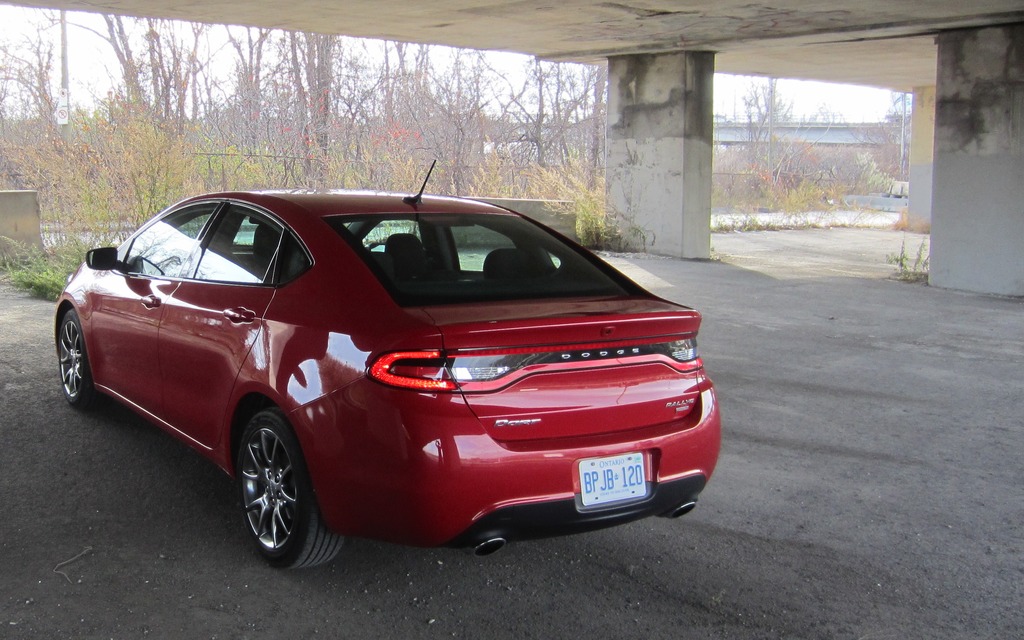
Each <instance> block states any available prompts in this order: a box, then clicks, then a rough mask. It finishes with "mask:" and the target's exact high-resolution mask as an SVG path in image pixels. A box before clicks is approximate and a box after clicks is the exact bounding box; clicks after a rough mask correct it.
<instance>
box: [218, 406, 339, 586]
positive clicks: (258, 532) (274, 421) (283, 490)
mask: <svg viewBox="0 0 1024 640" xmlns="http://www.w3.org/2000/svg"><path fill="white" fill-rule="evenodd" d="M235 468H236V470H237V474H238V487H239V493H240V495H241V499H242V516H243V518H244V520H245V528H246V530H247V531H248V532H249V534H250V535H251V536H252V538H253V540H254V541H255V542H256V548H257V549H259V552H260V554H261V555H262V556H263V557H264V558H266V560H267V562H269V563H270V564H271V565H272V566H275V567H282V568H299V567H312V566H315V565H318V564H323V563H324V562H328V561H330V560H332V559H333V558H334V556H336V555H338V551H339V550H340V549H341V545H342V543H343V542H344V540H345V539H344V537H342V536H339V535H338V534H336V533H333V532H332V531H330V530H328V529H327V527H325V526H324V524H323V521H322V520H321V518H320V510H319V508H318V507H317V503H316V495H315V494H314V493H313V485H312V483H311V482H310V480H309V472H308V471H307V469H306V461H305V459H304V458H303V457H302V449H301V448H300V447H299V441H298V439H297V438H296V437H295V434H294V433H293V432H292V430H291V427H290V426H289V425H288V422H287V420H285V418H284V416H283V415H282V414H281V412H280V411H279V410H277V409H267V410H265V411H261V412H259V413H257V414H256V415H255V416H253V418H252V420H250V421H249V424H248V425H247V426H246V427H245V431H244V432H243V433H242V441H241V445H240V446H239V447H238V461H237V466H236V467H235Z"/></svg>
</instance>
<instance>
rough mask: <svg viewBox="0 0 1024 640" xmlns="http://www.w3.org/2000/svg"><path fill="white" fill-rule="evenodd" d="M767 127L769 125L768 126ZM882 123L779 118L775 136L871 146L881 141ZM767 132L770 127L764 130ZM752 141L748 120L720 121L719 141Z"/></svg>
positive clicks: (773, 129)
mask: <svg viewBox="0 0 1024 640" xmlns="http://www.w3.org/2000/svg"><path fill="white" fill-rule="evenodd" d="M765 129H767V126H765ZM879 129H880V127H879V125H878V123H875V122H869V123H859V124H853V123H845V122H836V123H828V122H776V123H775V124H774V125H772V137H774V138H777V139H778V140H780V141H782V142H798V143H800V142H802V143H807V144H814V145H854V146H871V145H877V144H881V143H882V140H881V139H880V136H879V135H878V131H879ZM762 133H763V134H766V133H767V132H766V131H762ZM750 142H751V130H750V125H749V124H747V123H745V122H716V123H715V144H719V145H725V146H729V145H734V144H749V143H750Z"/></svg>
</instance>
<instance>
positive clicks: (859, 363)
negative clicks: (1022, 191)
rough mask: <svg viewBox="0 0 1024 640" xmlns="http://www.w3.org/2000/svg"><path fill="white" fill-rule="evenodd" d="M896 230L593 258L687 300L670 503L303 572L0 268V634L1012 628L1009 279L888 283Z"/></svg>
mask: <svg viewBox="0 0 1024 640" xmlns="http://www.w3.org/2000/svg"><path fill="white" fill-rule="evenodd" d="M905 237H906V236H904V235H903V234H898V233H894V232H887V231H879V230H858V229H837V230H831V231H830V230H805V231H784V232H783V231H780V232H769V233H758V234H753V233H750V234H716V235H715V236H714V245H715V251H716V254H717V255H718V256H719V257H720V259H719V260H715V261H679V260H668V259H654V258H645V257H643V256H610V257H608V258H607V259H608V260H609V261H610V262H612V263H614V264H616V265H617V266H619V267H620V268H622V269H624V270H625V271H627V272H628V273H629V274H630V275H631V276H633V277H634V278H636V279H637V280H639V281H640V282H641V283H643V284H644V285H645V286H647V287H649V288H650V289H652V290H653V291H654V292H655V293H657V294H659V295H662V296H665V297H668V298H671V299H674V300H678V301H681V302H684V303H686V304H690V305H692V306H695V307H697V308H698V309H700V310H701V311H702V312H703V313H704V318H705V320H704V327H703V330H702V333H701V348H702V351H703V355H704V357H705V360H706V364H707V366H708V369H709V371H710V373H711V375H712V378H713V379H714V380H715V382H716V383H717V385H718V389H719V394H720V398H721V403H722V407H723V416H724V430H725V432H724V441H723V452H722V457H721V461H720V465H719V468H718V470H717V472H716V475H715V476H714V477H713V478H712V480H711V482H710V484H709V485H708V488H707V489H706V490H705V492H704V494H703V495H702V497H701V501H700V504H699V505H698V507H697V509H695V510H694V511H693V513H691V514H689V515H687V516H685V517H684V518H681V519H679V520H663V519H651V520H644V521H641V522H637V523H633V524H630V525H626V526H623V527H618V528H615V529H610V530H605V531H600V532H595V533H590V534H585V535H580V536H576V537H571V538H559V539H552V540H542V541H535V542H529V543H520V544H513V545H509V546H508V547H506V549H504V550H503V551H502V552H500V553H498V554H496V555H494V556H490V557H487V558H476V557H473V556H471V555H468V554H465V553H463V552H460V551H455V550H449V549H415V548H405V547H397V546H392V545H386V544H381V543H376V542H371V541H365V540H350V541H348V545H347V547H346V548H345V549H344V550H343V551H342V553H341V555H340V556H339V557H338V559H337V560H336V561H335V562H333V563H331V564H329V565H327V566H324V567H321V568H317V569H313V570H301V571H276V570H272V569H270V568H268V567H266V566H265V565H263V564H262V563H261V561H260V560H259V558H258V557H257V556H256V555H255V553H254V552H253V551H252V550H251V549H250V547H249V543H248V541H247V540H246V538H245V536H244V532H243V530H242V525H241V518H240V517H239V515H238V513H237V512H236V504H235V503H236V500H235V490H234V485H233V484H232V481H231V480H230V479H229V478H228V477H226V476H225V475H223V474H222V473H221V472H220V471H219V470H217V469H215V468H214V467H213V466H212V465H210V464H209V463H207V462H205V461H204V460H202V459H201V458H200V457H199V456H198V455H196V454H194V453H192V452H191V451H189V450H188V449H186V448H185V447H184V446H182V445H180V444H179V443H178V442H177V441H175V440H173V439H172V438H171V437H170V436H167V435H165V434H163V433H162V432H161V431H159V430H158V429H156V428H155V427H152V426H150V425H148V424H146V423H145V422H143V421H142V420H140V419H138V418H137V417H136V416H135V415H134V414H132V413H131V412H129V411H127V410H126V409H124V408H122V407H120V406H118V405H116V404H113V403H111V404H110V405H109V406H107V407H106V408H104V409H102V410H101V411H97V412H93V413H87V414H80V413H77V412H75V411H72V410H71V409H69V408H68V407H66V406H65V404H64V402H63V400H62V398H61V395H60V391H59V388H58V382H57V375H56V363H55V358H54V350H53V347H52V333H53V330H52V319H51V314H52V309H53V306H52V304H50V303H48V302H43V301H38V300H33V299H29V298H27V297H26V296H24V295H23V294H21V293H19V292H16V291H14V290H13V289H12V288H10V287H9V286H8V285H4V284H0V389H2V391H3V395H2V398H3V400H2V402H3V405H2V407H3V410H2V412H0V470H2V474H0V493H2V495H3V496H4V498H3V502H2V504H3V517H2V518H0V575H2V580H0V637H3V638H79V637H82V638H138V637H142V636H144V635H149V636H152V637H194V638H278V637H312V636H314V635H318V634H319V635H322V636H325V637H344V638H378V637H389V638H395V637H400V638H442V637H445V638H450V637H468V638H568V637H580V638H584V637H601V638H620V637H621V638H625V637H643V638H743V639H746V638H750V639H754V638H808V639H813V638H850V639H868V638H870V639H872V640H882V639H903V638H1016V637H1020V635H1021V629H1024V610H1022V607H1021V603H1022V602H1024V593H1022V589H1024V587H1022V585H1024V562H1022V558H1024V549H1022V541H1024V465H1022V464H1021V462H1020V452H1021V451H1024V426H1022V419H1021V416H1022V415H1024V394H1022V393H1021V388H1020V386H1021V379H1022V377H1021V371H1022V370H1024V367H1022V365H1024V331H1022V326H1024V322H1022V317H1024V316H1022V314H1024V302H1022V301H1021V300H1019V299H1005V298H996V297H988V296H979V295H971V294H964V293H958V292H954V291H944V290H940V289H934V288H930V287H927V286H923V285H911V284H905V283H899V282H895V281H893V280H891V279H888V275H889V274H890V273H891V272H892V268H891V267H889V266H888V265H885V256H886V255H887V254H889V253H892V252H893V251H898V250H899V246H900V243H901V242H902V241H903V239H904V238H905ZM909 246H910V242H909V241H908V247H909ZM915 248H916V245H915ZM144 374H145V372H140V375H144Z"/></svg>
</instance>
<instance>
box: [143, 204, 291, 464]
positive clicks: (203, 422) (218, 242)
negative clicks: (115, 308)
mask: <svg viewBox="0 0 1024 640" xmlns="http://www.w3.org/2000/svg"><path fill="white" fill-rule="evenodd" d="M216 225H217V226H216V227H215V229H214V230H213V232H212V234H211V235H210V238H209V240H208V241H207V242H206V243H205V247H204V248H203V250H202V256H201V258H200V259H199V262H198V267H197V269H196V271H195V273H194V274H192V275H193V277H192V278H188V279H186V280H184V281H183V282H182V283H181V285H180V286H178V288H177V289H176V290H175V292H174V295H172V296H170V297H169V298H168V299H167V300H166V302H165V304H164V312H163V318H162V320H161V325H160V340H159V353H160V374H161V385H162V387H163V406H162V409H161V412H160V417H162V418H163V419H164V420H166V421H167V422H169V423H170V424H171V425H172V426H173V427H174V428H175V429H176V430H178V431H179V432H181V433H182V434H184V435H185V436H187V437H188V438H190V439H192V440H194V441H195V442H197V443H199V444H201V445H202V446H204V447H208V448H212V447H213V446H215V445H216V444H217V442H218V440H219V438H220V434H221V427H222V425H223V424H224V421H225V419H226V418H225V412H226V411H227V408H228V400H229V398H230V396H231V390H232V388H233V387H234V385H235V379H236V378H237V376H238V372H239V370H240V369H241V367H242V364H243V363H244V362H245V359H246V358H247V357H248V355H249V351H250V350H251V349H252V347H253V344H254V343H255V342H256V340H257V338H258V337H259V335H260V332H261V331H262V328H263V316H264V313H265V312H266V310H267V307H268V306H269V305H270V302H271V300H273V298H274V292H275V289H274V286H273V283H272V275H271V274H270V268H271V265H272V263H273V258H274V255H275V253H276V251H277V247H278V244H279V243H280V238H281V235H282V229H281V227H280V225H278V224H277V223H276V222H273V221H271V220H270V219H269V218H267V217H266V216H262V215H260V214H258V213H256V212H254V211H251V210H249V209H246V208H243V207H238V206H234V205H232V206H230V207H229V208H228V209H227V210H226V211H225V213H224V214H223V216H221V217H220V219H219V221H218V222H217V223H216Z"/></svg>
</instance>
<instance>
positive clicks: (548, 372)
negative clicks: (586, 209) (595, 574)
mask: <svg viewBox="0 0 1024 640" xmlns="http://www.w3.org/2000/svg"><path fill="white" fill-rule="evenodd" d="M382 219H383V220H384V222H383V223H382V222H381V220H382ZM329 222H331V224H332V226H333V227H334V228H335V229H336V230H337V231H338V232H339V233H340V234H341V235H342V237H344V238H345V239H346V240H347V241H348V242H349V244H350V245H351V246H352V247H353V248H354V249H355V250H356V252H357V253H360V254H361V257H362V258H363V259H364V261H365V263H366V264H367V266H369V267H370V269H371V270H372V271H373V272H374V273H375V275H376V276H377V277H378V279H379V280H380V282H381V283H382V285H383V286H384V287H385V288H386V289H388V291H389V292H390V293H391V295H392V297H393V298H394V300H395V301H396V302H397V303H398V305H399V307H400V308H401V309H402V313H403V314H404V315H405V316H406V317H413V318H417V319H418V320H419V321H420V322H421V323H422V325H423V326H424V327H425V328H426V327H429V328H430V329H429V330H426V329H425V330H424V331H422V332H420V334H419V337H417V336H410V337H409V338H407V339H398V340H391V341H390V342H389V343H388V344H384V345H379V346H378V348H376V349H375V350H374V351H372V352H371V354H370V357H369V359H368V362H367V369H366V377H365V378H364V379H362V380H361V381H360V382H359V383H357V384H354V385H352V386H351V387H350V388H347V389H345V390H344V391H343V392H342V393H340V394H335V395H334V398H335V400H333V402H334V403H335V406H333V407H331V408H330V409H329V410H326V409H322V408H316V407H314V408H310V409H308V411H309V412H310V413H311V414H312V413H313V412H315V411H323V412H326V413H330V414H331V415H334V416H336V419H337V421H338V422H339V423H346V424H347V423H351V422H363V423H364V424H365V427H364V429H363V430H362V431H361V432H358V433H353V432H351V431H350V432H347V433H346V434H345V435H344V436H341V437H339V440H338V446H339V447H340V449H339V451H340V452H339V453H338V455H337V457H336V459H335V460H334V462H335V463H336V464H334V467H333V468H334V469H335V470H336V476H335V479H334V480H333V481H332V482H328V483H326V484H325V485H324V486H323V487H322V488H323V490H321V488H318V493H320V494H321V508H322V510H323V511H324V517H325V518H326V519H327V521H328V522H329V523H330V524H331V526H332V527H335V528H337V529H340V530H342V532H343V533H346V534H349V535H363V536H367V537H374V538H379V539H386V540H392V541H395V542H401V543H406V544H417V545H427V546H430V545H444V544H447V545H452V546H469V547H475V548H477V549H478V551H479V552H480V553H487V552H490V551H493V550H496V549H497V548H500V546H501V545H502V544H504V542H505V541H508V540H520V539H529V538H536V537H544V536H552V535H561V534H566V533H575V532H581V531H587V530H592V529H596V528H601V527H607V526H612V525H616V524H620V523H624V522H629V521H632V520H636V519H638V518H643V517H647V516H653V515H658V516H676V515H681V514H683V513H685V512H687V511H689V510H690V509H691V508H692V507H693V505H694V504H695V502H696V500H697V496H698V495H699V494H700V492H701V491H702V490H703V488H704V486H705V484H706V483H707V481H708V479H709V478H710V476H711V474H712V472H713V471H714V467H715V464H716V461H717V458H718V452H719V442H720V433H719V429H720V427H719V422H720V420H719V413H718V406H717V401H716V398H715V392H714V388H713V386H712V383H711V381H710V380H709V379H708V377H707V376H706V374H705V371H704V367H703V363H702V360H701V358H700V356H699V353H698V350H697V334H698V330H699V328H700V322H701V316H700V314H699V313H698V312H696V311H694V310H692V309H689V308H686V307H681V306H679V305H676V304H673V303H670V302H667V301H664V300H660V299H658V298H656V297H654V296H652V295H650V294H648V293H647V292H645V291H643V290H642V289H640V288H639V287H638V286H637V285H635V284H634V283H632V282H631V281H629V280H628V279H626V278H625V277H624V276H622V275H621V274H619V273H618V272H616V271H614V270H613V269H611V268H610V267H608V266H607V265H606V264H604V263H603V262H602V261H600V260H599V259H597V258H596V257H594V256H593V255H592V254H589V253H588V252H586V251H585V250H582V249H580V248H579V247H577V246H575V245H573V244H572V243H568V242H566V241H565V240H564V239H561V238H559V237H557V236H555V235H554V234H551V233H550V232H549V231H547V230H545V229H543V228H540V227H539V226H538V225H535V224H534V223H531V222H529V221H526V220H524V219H522V218H521V217H519V216H514V215H512V214H505V213H501V214H489V215H476V214H472V215H461V214H460V215H448V214H444V213H433V212H431V211H430V210H429V208H428V209H427V210H426V211H417V212H416V213H415V214H413V215H410V214H405V213H401V214H394V215H390V216H339V217H337V218H336V219H335V220H333V221H329ZM393 235H403V236H406V237H404V238H402V243H406V242H408V243H409V244H417V243H413V242H412V241H411V240H409V238H408V236H413V235H415V236H417V238H418V240H419V245H420V246H416V247H415V251H416V255H415V256H414V257H412V258H410V259H409V260H410V261H411V262H412V263H414V264H415V265H417V267H416V268H414V269H406V268H403V267H399V266H398V265H399V264H401V263H403V261H405V258H403V257H398V256H397V255H396V256H395V257H393V258H391V257H388V255H387V254H386V253H385V250H384V249H391V248H392V245H397V244H399V243H398V242H396V241H391V240H390V236H393ZM495 256H499V257H498V258H496V257H495ZM403 271H404V273H405V275H400V274H401V273H402V272H403ZM428 336H429V337H428ZM323 402H325V401H321V403H320V404H323ZM354 452H357V453H354ZM339 487H344V490H341V489H339Z"/></svg>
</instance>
